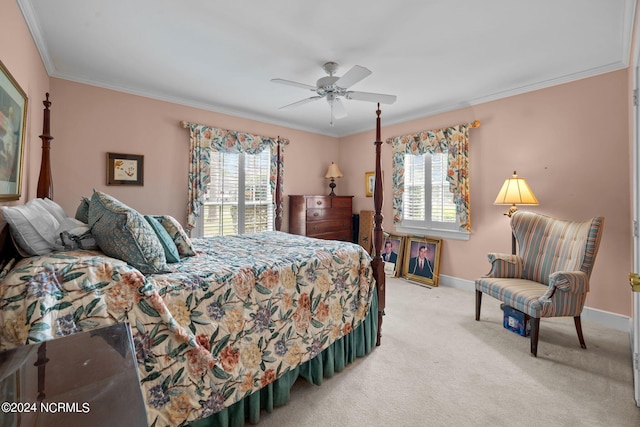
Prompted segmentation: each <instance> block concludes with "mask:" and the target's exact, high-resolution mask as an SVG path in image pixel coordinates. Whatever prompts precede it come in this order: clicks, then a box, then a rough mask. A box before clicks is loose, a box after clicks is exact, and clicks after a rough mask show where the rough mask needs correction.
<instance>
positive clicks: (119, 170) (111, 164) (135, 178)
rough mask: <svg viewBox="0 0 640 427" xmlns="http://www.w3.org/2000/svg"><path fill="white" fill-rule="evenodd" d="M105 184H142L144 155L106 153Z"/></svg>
mask: <svg viewBox="0 0 640 427" xmlns="http://www.w3.org/2000/svg"><path fill="white" fill-rule="evenodd" d="M107 185H144V156H143V155H140V154H121V153H107Z"/></svg>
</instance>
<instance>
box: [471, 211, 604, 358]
mask: <svg viewBox="0 0 640 427" xmlns="http://www.w3.org/2000/svg"><path fill="white" fill-rule="evenodd" d="M603 225H604V218H603V217H596V218H592V219H590V220H588V221H580V222H578V221H564V220H560V219H556V218H551V217H548V216H545V215H541V214H536V213H532V212H522V211H518V212H516V213H515V214H513V216H512V217H511V228H512V229H513V233H514V235H515V237H516V239H517V241H518V247H519V248H520V254H519V255H505V254H497V253H490V254H489V255H488V257H489V262H490V263H491V271H490V272H489V274H487V275H486V276H484V277H482V278H480V279H477V280H476V320H480V306H481V304H482V294H483V293H485V294H488V295H491V296H492V297H494V298H497V299H499V300H500V301H502V302H503V303H505V304H506V305H508V306H510V307H513V308H515V309H516V310H519V311H521V312H523V313H524V314H525V315H526V316H528V319H529V320H530V321H531V353H532V354H533V356H537V355H538V335H539V331H540V318H542V317H561V316H571V317H573V319H574V322H575V325H576V331H577V332H578V339H579V340H580V346H581V347H582V348H587V346H586V344H585V342H584V337H583V336H582V325H581V323H580V313H582V308H583V307H584V302H585V299H586V297H587V292H589V276H590V275H591V270H592V268H593V263H594V261H595V258H596V254H597V252H598V246H599V244H600V236H601V235H602V228H603Z"/></svg>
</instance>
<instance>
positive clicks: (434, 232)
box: [396, 225, 471, 240]
mask: <svg viewBox="0 0 640 427" xmlns="http://www.w3.org/2000/svg"><path fill="white" fill-rule="evenodd" d="M396 232H397V233H401V234H407V235H411V236H428V237H437V238H440V239H451V240H469V238H470V237H471V233H469V232H466V231H455V230H438V229H434V228H419V227H406V226H404V227H403V226H400V225H398V226H396Z"/></svg>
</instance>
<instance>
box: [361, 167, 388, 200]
mask: <svg viewBox="0 0 640 427" xmlns="http://www.w3.org/2000/svg"><path fill="white" fill-rule="evenodd" d="M382 179H384V173H382ZM375 186H376V173H375V172H365V173H364V194H365V196H367V197H373V190H374V189H375Z"/></svg>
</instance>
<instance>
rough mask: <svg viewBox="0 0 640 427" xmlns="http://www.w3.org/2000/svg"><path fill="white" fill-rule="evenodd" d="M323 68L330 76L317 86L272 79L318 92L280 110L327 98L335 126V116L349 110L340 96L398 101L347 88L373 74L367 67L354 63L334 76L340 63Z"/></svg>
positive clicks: (333, 63) (386, 96)
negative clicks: (341, 73)
mask: <svg viewBox="0 0 640 427" xmlns="http://www.w3.org/2000/svg"><path fill="white" fill-rule="evenodd" d="M322 68H323V69H324V71H325V72H326V73H327V74H328V76H326V77H321V78H319V79H318V81H317V82H316V85H315V86H312V85H307V84H304V83H298V82H293V81H291V80H284V79H272V80H271V81H272V82H274V83H280V84H285V85H289V86H295V87H300V88H302V89H308V90H311V91H312V92H315V93H316V94H317V95H315V96H312V97H310V98H306V99H303V100H301V101H297V102H294V103H293V104H289V105H285V106H284V107H280V110H282V109H286V108H291V107H298V106H300V105H303V104H306V103H308V102H311V101H317V100H319V99H322V98H326V99H327V102H328V103H329V105H330V106H331V122H330V124H331V126H333V119H334V118H335V119H341V118H343V117H346V116H347V112H346V110H345V108H344V105H343V104H342V101H341V100H340V97H344V98H346V99H355V100H358V101H369V102H377V103H381V104H393V103H394V102H395V101H396V96H395V95H384V94H381V93H373V92H356V91H352V90H347V89H348V88H350V87H351V86H353V85H354V84H356V83H358V82H359V81H360V80H362V79H364V78H365V77H367V76H369V75H370V74H371V71H370V70H368V69H367V68H365V67H361V66H360V65H354V66H353V67H352V68H351V69H350V70H349V71H347V72H346V73H345V74H344V75H343V76H342V77H338V76H334V74H335V72H336V70H337V69H338V64H337V63H335V62H326V63H325V64H324V65H323V67H322Z"/></svg>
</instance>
